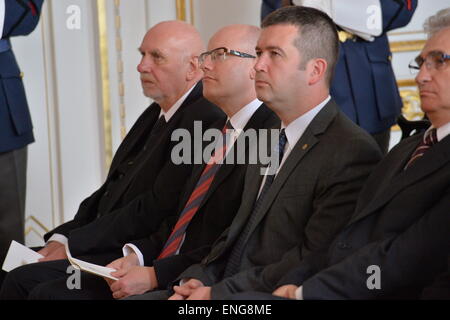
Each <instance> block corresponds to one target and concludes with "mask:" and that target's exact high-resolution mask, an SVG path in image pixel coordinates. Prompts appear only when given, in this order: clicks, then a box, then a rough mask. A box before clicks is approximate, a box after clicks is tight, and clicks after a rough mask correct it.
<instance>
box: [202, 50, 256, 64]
mask: <svg viewBox="0 0 450 320" xmlns="http://www.w3.org/2000/svg"><path fill="white" fill-rule="evenodd" d="M208 56H209V57H211V61H213V62H214V61H218V60H220V59H222V60H225V59H226V57H227V56H236V57H240V58H256V57H255V56H253V55H251V54H248V53H244V52H240V51H237V50H231V49H227V48H225V47H220V48H216V49H213V50H211V51H206V52H203V53H202V54H201V55H200V56H199V57H198V63H200V65H202V64H203V63H205V60H206V58H207V57H208Z"/></svg>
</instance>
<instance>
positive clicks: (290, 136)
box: [258, 96, 331, 197]
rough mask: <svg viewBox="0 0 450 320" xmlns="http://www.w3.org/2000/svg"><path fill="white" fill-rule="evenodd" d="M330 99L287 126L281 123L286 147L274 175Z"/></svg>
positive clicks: (262, 184) (263, 181)
mask: <svg viewBox="0 0 450 320" xmlns="http://www.w3.org/2000/svg"><path fill="white" fill-rule="evenodd" d="M330 99H331V97H330V96H328V97H327V98H326V99H325V100H323V101H322V102H321V103H319V104H318V105H317V106H315V107H314V108H312V109H311V110H309V111H308V112H306V113H304V114H302V115H301V116H300V117H298V118H297V119H295V120H294V121H292V122H291V123H290V124H289V125H288V126H286V125H285V124H284V123H281V128H282V129H283V128H284V132H285V134H286V145H285V147H284V154H283V158H282V159H281V163H280V165H279V166H278V169H277V171H276V173H275V175H277V174H278V172H280V170H281V168H282V167H283V165H284V163H285V162H286V159H287V158H288V157H289V154H290V153H291V151H292V149H293V148H294V147H295V145H296V144H297V142H298V140H300V138H301V136H302V135H303V133H304V132H305V130H306V128H307V127H308V126H309V124H310V123H311V121H312V120H313V119H314V118H315V117H316V115H317V114H318V113H319V112H320V110H322V108H323V107H325V105H326V104H327V103H328V101H330ZM268 171H269V167H267V169H266V173H265V174H264V178H263V180H262V181H261V186H260V187H259V193H258V197H259V195H260V194H261V191H262V188H263V186H264V183H265V181H266V177H267V172H268Z"/></svg>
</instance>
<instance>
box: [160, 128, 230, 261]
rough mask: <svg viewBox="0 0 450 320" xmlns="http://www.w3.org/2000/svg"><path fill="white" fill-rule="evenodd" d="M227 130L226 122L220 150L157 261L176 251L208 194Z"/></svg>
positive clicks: (208, 166) (218, 166)
mask: <svg viewBox="0 0 450 320" xmlns="http://www.w3.org/2000/svg"><path fill="white" fill-rule="evenodd" d="M227 129H232V127H231V124H230V122H229V121H227V123H226V124H225V126H224V127H223V129H222V139H223V140H222V144H221V146H220V148H218V150H216V151H217V152H215V153H214V155H212V157H211V159H210V160H209V161H208V164H207V165H206V166H205V168H204V169H203V172H202V174H201V175H200V178H199V180H198V181H197V184H196V185H195V188H194V191H193V192H192V193H191V195H190V197H189V199H188V201H187V203H186V205H185V207H184V209H183V211H182V212H181V214H180V216H179V217H178V221H177V223H176V224H175V227H174V228H173V230H172V233H171V234H170V236H169V238H168V239H167V241H166V244H165V245H164V248H163V249H162V251H161V253H160V255H159V256H158V259H163V258H166V257H169V256H172V255H174V254H175V253H176V252H177V251H178V249H179V247H180V245H181V243H182V240H183V237H184V234H185V232H186V229H187V227H188V225H189V222H190V221H191V220H192V218H193V217H194V215H195V214H196V213H197V211H198V208H199V207H200V204H201V203H202V200H203V198H204V197H205V195H206V193H207V192H208V190H209V187H210V186H211V184H212V182H213V180H214V177H215V175H216V173H217V171H218V170H219V168H220V164H221V162H222V161H221V160H223V158H224V156H225V154H226V149H227V146H226V140H227V135H226V130H227Z"/></svg>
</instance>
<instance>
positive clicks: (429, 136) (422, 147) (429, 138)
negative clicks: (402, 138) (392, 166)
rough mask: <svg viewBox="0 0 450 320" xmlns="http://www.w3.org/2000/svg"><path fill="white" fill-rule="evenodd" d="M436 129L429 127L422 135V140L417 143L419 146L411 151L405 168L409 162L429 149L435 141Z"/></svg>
mask: <svg viewBox="0 0 450 320" xmlns="http://www.w3.org/2000/svg"><path fill="white" fill-rule="evenodd" d="M437 142H438V140H437V131H436V128H433V129H431V130H430V131H428V132H427V133H426V135H425V136H424V137H423V140H422V142H421V143H420V144H419V146H418V147H417V148H416V150H415V151H414V152H413V154H412V156H411V158H410V159H409V161H408V163H407V164H406V166H405V170H406V169H408V168H409V167H410V166H411V164H412V163H413V162H414V161H416V160H417V159H419V158H420V157H421V156H423V155H424V153H425V152H427V151H428V149H430V148H431V147H432V146H433V144H435V143H437Z"/></svg>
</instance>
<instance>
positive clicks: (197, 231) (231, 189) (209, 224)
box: [133, 104, 279, 288]
mask: <svg viewBox="0 0 450 320" xmlns="http://www.w3.org/2000/svg"><path fill="white" fill-rule="evenodd" d="M277 125H278V126H279V119H278V117H277V116H276V115H275V114H274V113H273V112H272V111H271V110H270V109H269V108H267V107H266V106H265V105H264V104H263V105H261V106H260V107H259V108H258V110H257V111H256V112H255V113H254V114H253V116H252V117H251V118H250V120H249V121H248V123H247V125H246V126H245V128H244V130H249V129H269V128H273V127H275V126H277ZM223 126H224V122H223V121H221V122H219V123H218V125H217V126H216V127H217V128H218V129H222V127H223ZM239 138H243V135H241V136H240V137H239ZM245 142H246V144H245V149H246V150H247V152H248V151H249V141H247V140H246V141H245ZM238 143H240V142H239V141H236V142H235V144H234V145H233V148H232V149H231V150H230V152H229V156H230V157H233V160H234V161H233V163H232V164H228V163H227V162H225V163H224V164H222V165H221V167H220V169H219V170H218V171H217V173H216V175H215V177H214V179H213V182H212V184H211V187H210V188H209V189H208V191H207V193H206V195H205V198H204V199H203V200H202V202H201V204H200V206H199V209H198V211H197V213H196V214H195V216H194V217H193V219H192V220H191V222H190V223H189V226H188V228H187V229H186V235H185V238H184V242H183V244H182V246H181V248H180V252H179V254H177V255H174V256H171V257H167V258H165V259H161V260H156V258H157V257H158V255H159V254H160V252H161V250H162V248H163V246H164V244H165V242H166V241H167V239H168V238H169V236H170V233H171V231H172V229H173V227H174V225H175V223H176V222H177V220H178V217H177V216H175V217H174V218H176V219H171V221H170V220H168V221H166V223H165V224H164V225H163V227H162V228H160V230H158V232H156V233H154V234H152V235H151V236H150V237H149V238H147V239H143V240H139V241H133V243H134V244H135V245H136V246H137V247H138V248H139V249H140V250H141V252H142V253H143V255H144V259H145V264H146V265H149V266H151V265H153V266H154V267H155V271H156V276H157V278H158V284H159V287H160V288H166V287H167V285H168V284H169V283H170V282H171V281H173V280H174V279H175V278H176V277H177V276H178V275H179V274H180V273H181V272H182V271H183V270H185V269H186V268H187V267H189V266H190V265H192V264H194V263H199V262H200V261H201V260H202V259H203V258H204V257H205V256H206V255H207V254H208V253H209V251H210V249H211V245H212V244H213V243H214V241H215V240H216V239H217V238H218V237H219V236H220V234H221V233H222V232H223V231H224V230H225V229H226V228H228V226H229V225H230V224H231V221H232V220H233V218H234V216H235V214H236V212H237V211H238V209H239V205H240V203H241V198H242V193H243V186H244V177H245V172H246V169H247V163H248V162H237V161H236V160H238V159H237V158H236V154H235V152H234V150H235V149H236V146H237V144H238ZM233 149H234V150H233ZM225 161H228V159H225ZM240 163H241V164H240ZM204 168H205V164H203V165H198V166H197V167H196V168H195V169H194V173H193V175H192V177H191V179H190V181H189V182H188V183H187V188H186V189H185V192H184V196H183V200H182V201H181V202H180V206H179V210H178V212H181V211H182V210H183V209H184V206H185V204H186V203H187V201H188V199H189V197H190V195H191V194H192V192H193V191H194V190H195V186H196V184H197V181H198V179H199V178H200V176H201V174H202V172H203V169H204Z"/></svg>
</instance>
